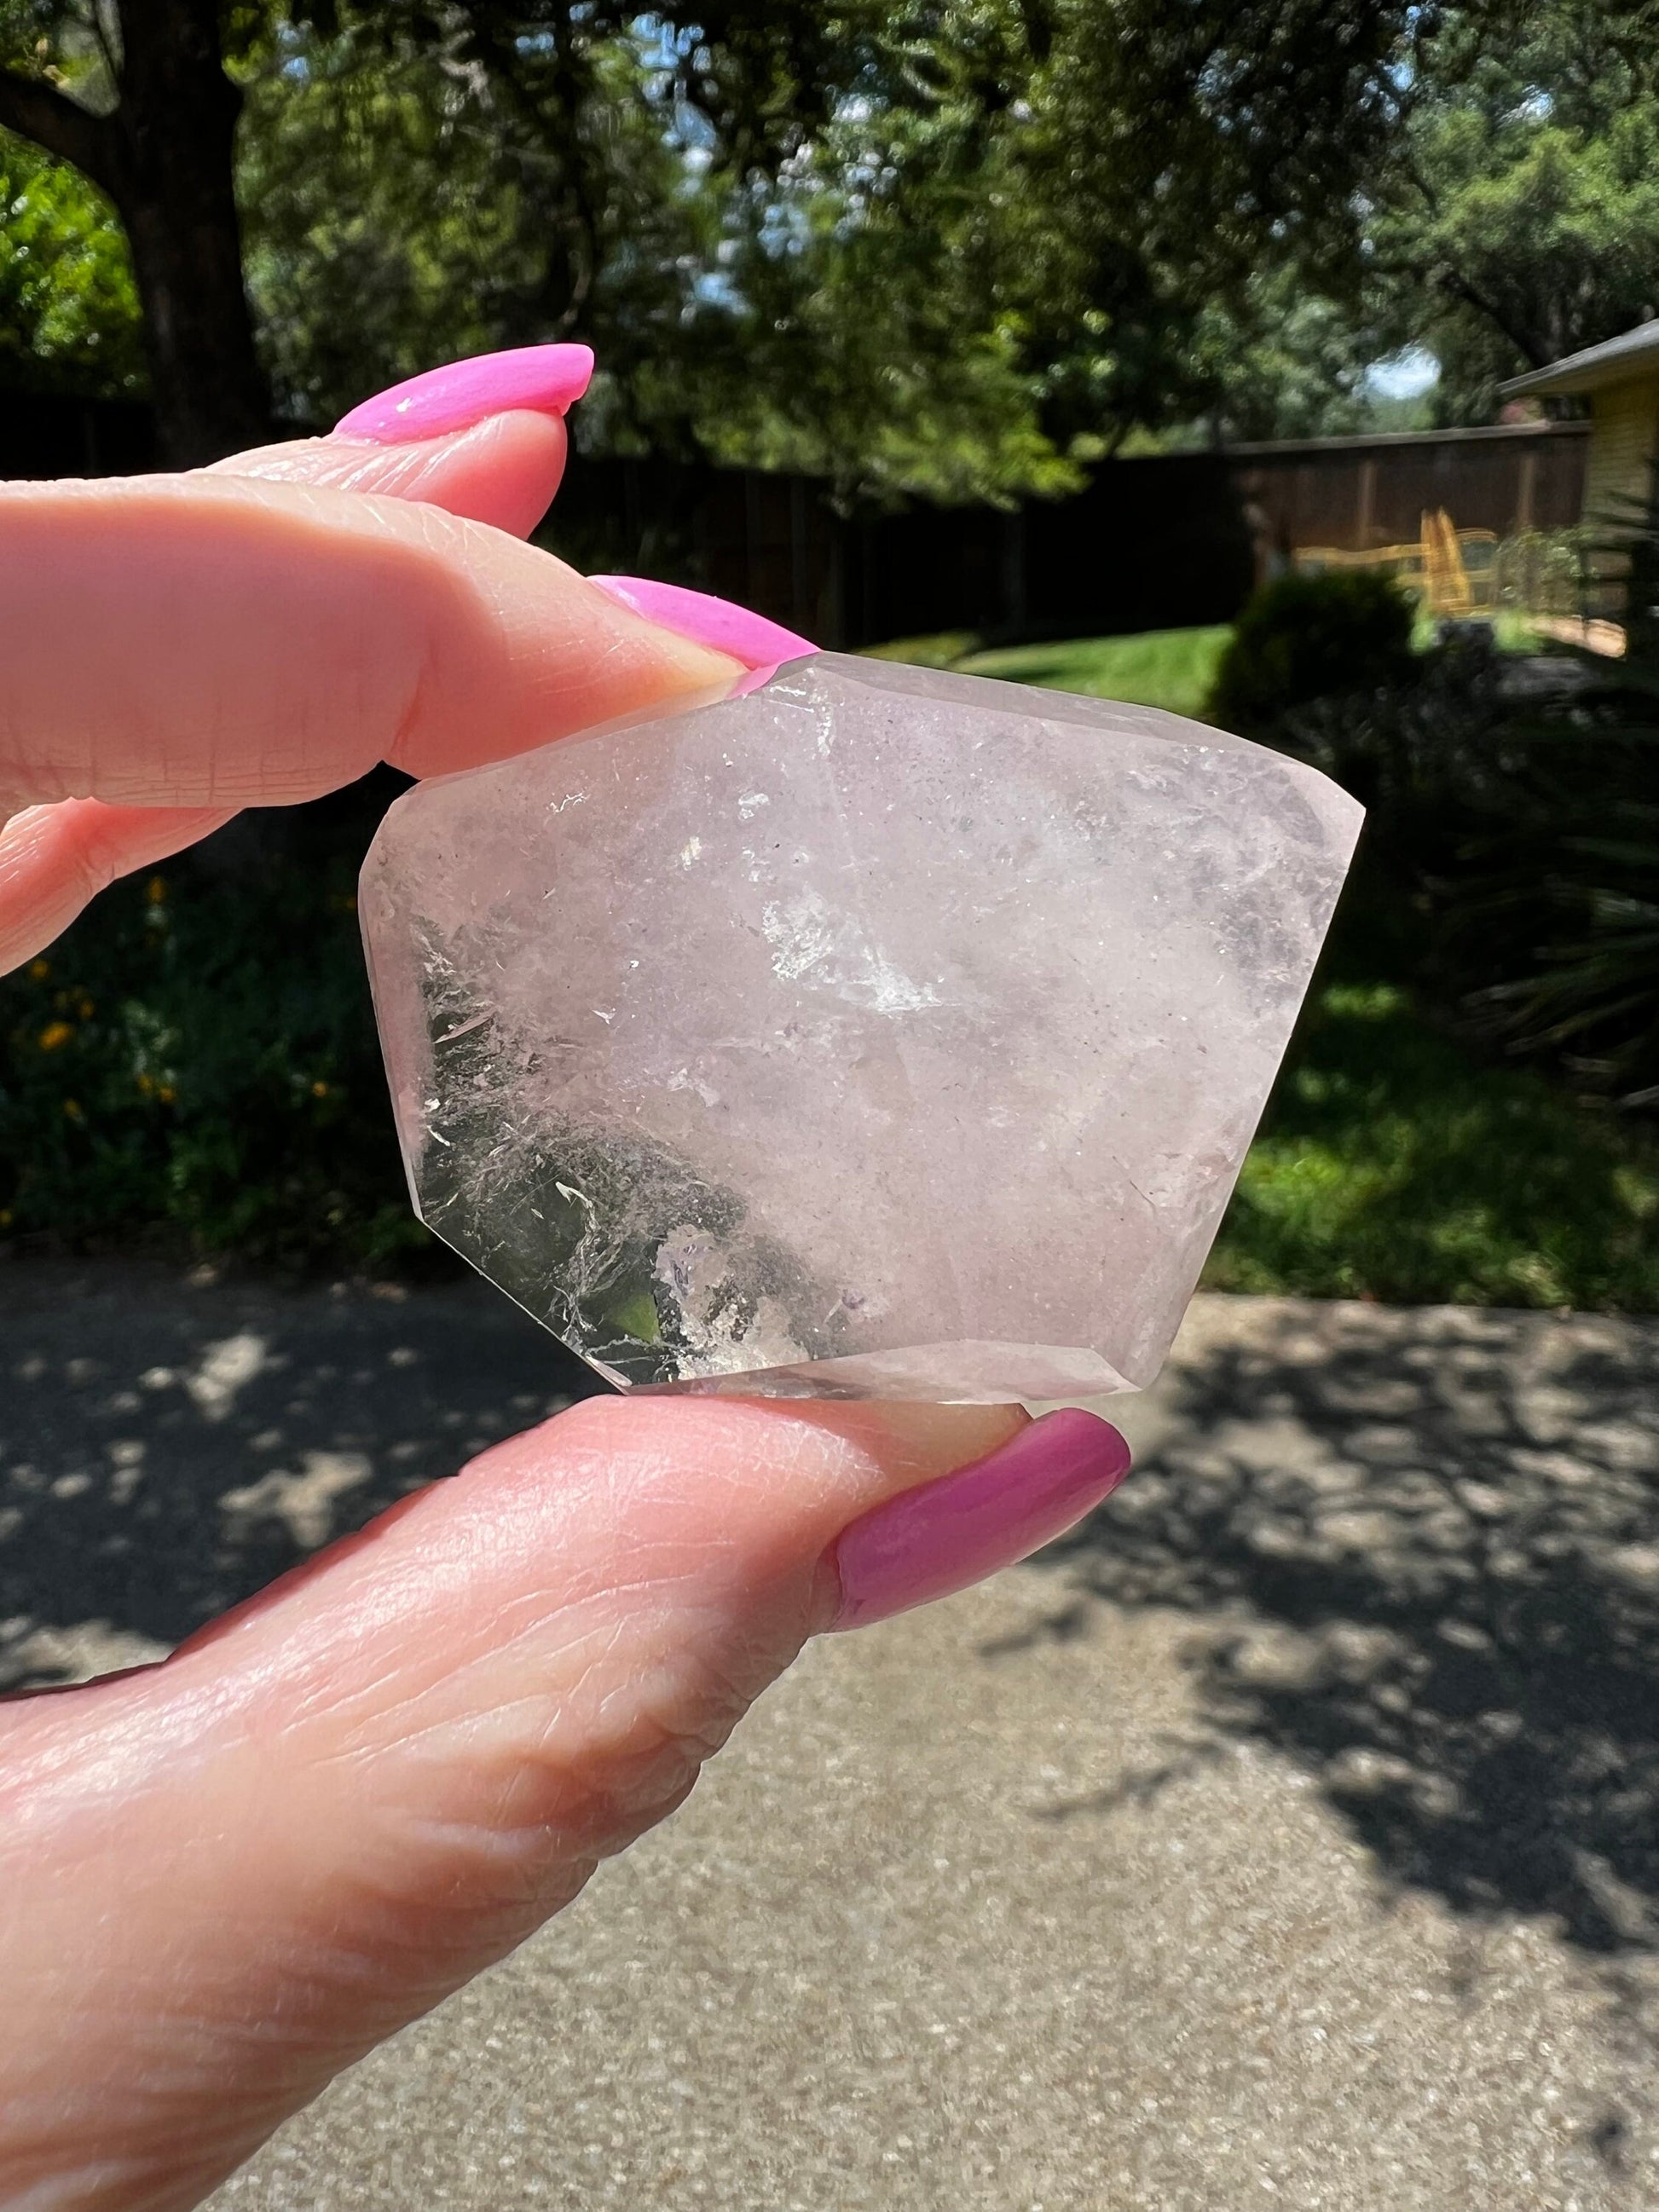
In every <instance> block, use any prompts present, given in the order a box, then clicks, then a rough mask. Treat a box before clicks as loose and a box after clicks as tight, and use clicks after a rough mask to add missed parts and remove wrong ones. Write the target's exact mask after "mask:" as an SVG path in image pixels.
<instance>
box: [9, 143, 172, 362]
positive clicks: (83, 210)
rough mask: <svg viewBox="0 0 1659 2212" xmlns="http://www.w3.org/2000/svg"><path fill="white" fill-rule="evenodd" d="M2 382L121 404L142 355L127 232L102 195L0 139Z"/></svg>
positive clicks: (25, 147) (63, 168)
mask: <svg viewBox="0 0 1659 2212" xmlns="http://www.w3.org/2000/svg"><path fill="white" fill-rule="evenodd" d="M0 381H3V382H5V383H7V384H9V385H11V386H15V387H21V388H23V389H27V390H29V391H34V392H75V393H76V394H78V395H81V396H83V397H85V398H122V397H125V396H128V395H130V394H131V393H134V392H137V391H139V390H140V389H141V388H142V386H143V338H142V334H141V331H140V328H139V321H138V306H137V299H136V298H135V296H134V293H133V288H132V269H131V262H130V260H129V258H128V255H127V248H126V240H125V237H124V236H123V234H122V231H121V227H120V225H119V224H118V222H117V221H116V219H115V216H114V214H113V212H112V210H111V208H110V207H109V204H108V203H107V202H106V200H105V199H104V197H103V196H102V195H101V193H100V192H99V191H96V190H95V189H94V186H93V185H89V184H88V183H87V181H86V179H84V178H83V177H82V176H80V175H79V174H78V173H76V171H75V170H73V169H71V168H70V167H69V165H68V163H67V162H64V161H52V159H51V158H50V157H49V156H48V155H45V154H42V153H40V152H38V151H37V150H36V149H35V148H34V147H33V146H31V145H29V144H28V143H27V140H25V139H21V138H15V137H12V136H11V134H10V133H9V131H0Z"/></svg>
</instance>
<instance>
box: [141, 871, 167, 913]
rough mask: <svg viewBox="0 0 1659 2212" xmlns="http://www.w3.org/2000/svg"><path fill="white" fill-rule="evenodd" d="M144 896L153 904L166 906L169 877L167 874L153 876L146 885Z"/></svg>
mask: <svg viewBox="0 0 1659 2212" xmlns="http://www.w3.org/2000/svg"><path fill="white" fill-rule="evenodd" d="M144 896H145V897H146V898H147V899H148V900H149V902H150V904H151V905H152V906H165V905H166V904H167V878H166V877H165V876H152V877H151V878H150V879H149V882H148V883H147V884H145V885H144Z"/></svg>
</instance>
